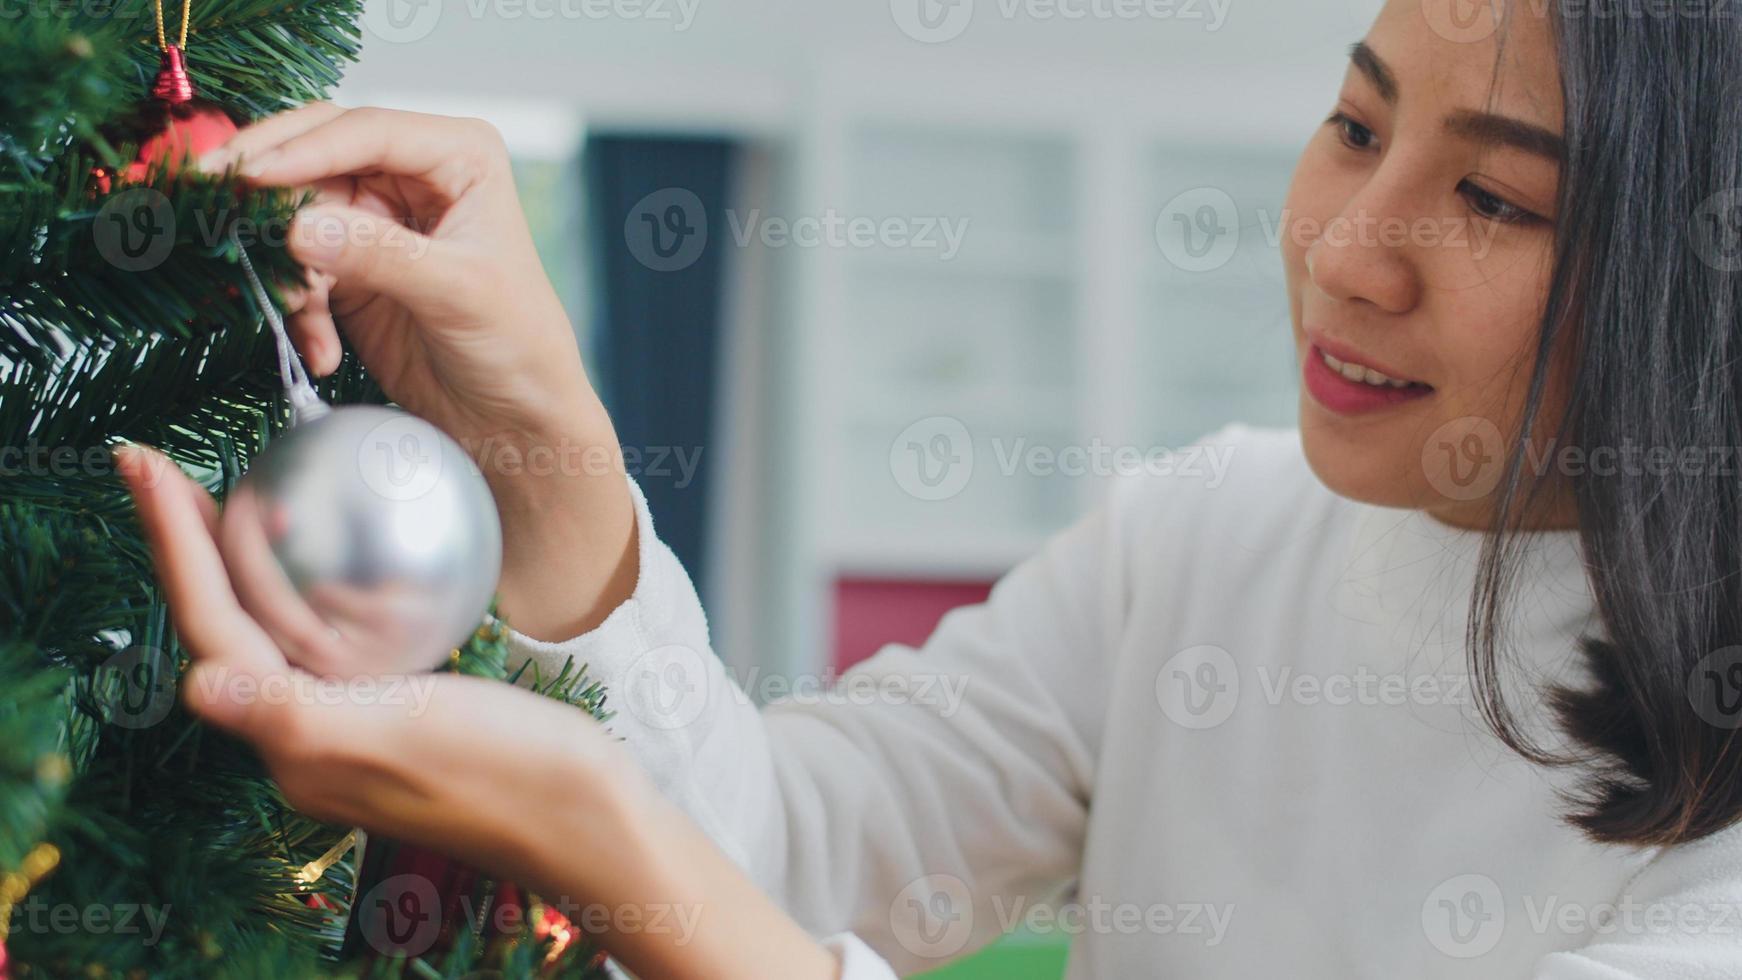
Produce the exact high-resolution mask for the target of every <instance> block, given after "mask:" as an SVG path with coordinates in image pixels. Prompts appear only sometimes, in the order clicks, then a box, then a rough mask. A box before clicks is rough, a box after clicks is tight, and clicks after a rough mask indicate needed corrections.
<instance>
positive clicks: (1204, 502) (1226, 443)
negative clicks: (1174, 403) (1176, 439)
mask: <svg viewBox="0 0 1742 980" xmlns="http://www.w3.org/2000/svg"><path fill="white" fill-rule="evenodd" d="M1339 500H1340V498H1338V497H1337V496H1336V495H1335V494H1333V493H1332V492H1331V491H1330V490H1329V489H1328V488H1326V487H1325V485H1324V484H1323V483H1321V482H1319V479H1318V477H1317V476H1315V475H1314V474H1313V471H1312V468H1311V467H1310V466H1308V465H1307V460H1306V455H1305V453H1304V452H1303V451H1302V449H1301V441H1300V431H1299V430H1298V429H1293V428H1286V429H1284V428H1261V427H1257V426H1250V425H1245V424H1233V425H1228V426H1225V427H1223V428H1221V429H1218V430H1216V431H1215V432H1212V433H1210V434H1208V435H1206V436H1203V437H1202V438H1200V439H1196V440H1193V441H1192V442H1191V443H1190V444H1189V445H1186V446H1182V447H1179V448H1177V449H1174V450H1171V451H1170V452H1168V453H1165V454H1160V453H1158V454H1154V455H1152V456H1150V457H1147V458H1146V465H1145V466H1143V467H1142V469H1141V470H1140V471H1138V472H1133V473H1129V474H1126V475H1124V476H1122V478H1121V479H1120V480H1119V481H1118V483H1117V485H1116V486H1115V488H1114V490H1113V492H1112V495H1111V497H1110V500H1109V507H1110V509H1111V512H1112V517H1113V522H1114V523H1115V524H1116V525H1118V526H1119V532H1120V537H1122V538H1124V539H1125V540H1145V539H1149V538H1151V537H1153V536H1156V535H1166V536H1170V537H1173V536H1178V535H1189V536H1191V537H1201V536H1204V535H1209V536H1211V537H1213V538H1221V539H1224V540H1231V541H1253V540H1262V539H1268V540H1276V537H1275V536H1276V535H1283V536H1284V537H1291V536H1292V535H1291V534H1290V530H1291V529H1295V528H1300V527H1303V526H1306V525H1314V526H1316V525H1319V524H1322V522H1323V521H1324V520H1325V519H1326V518H1327V517H1328V516H1329V515H1330V513H1331V512H1332V510H1334V509H1335V508H1336V506H1337V504H1338V502H1339Z"/></svg>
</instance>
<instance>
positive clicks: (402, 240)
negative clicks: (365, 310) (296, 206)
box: [290, 204, 474, 312]
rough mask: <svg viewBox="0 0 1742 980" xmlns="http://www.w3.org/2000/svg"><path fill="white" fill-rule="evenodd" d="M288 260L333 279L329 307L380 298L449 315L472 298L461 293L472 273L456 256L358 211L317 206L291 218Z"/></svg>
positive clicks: (466, 292)
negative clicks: (328, 275) (375, 296)
mask: <svg viewBox="0 0 1742 980" xmlns="http://www.w3.org/2000/svg"><path fill="white" fill-rule="evenodd" d="M290 254H291V255H292V257H294V258H295V259H296V260H297V261H299V262H302V263H303V264H305V265H307V266H309V267H310V268H312V269H314V270H316V271H318V272H324V273H328V274H330V275H331V276H332V277H333V278H334V280H335V282H334V285H333V289H332V292H331V294H330V297H331V298H330V299H329V306H333V305H336V304H335V303H334V301H342V300H345V299H347V297H350V298H356V297H369V296H373V295H375V294H381V295H385V296H389V297H391V298H393V299H396V300H398V301H399V302H400V303H402V304H404V305H405V307H406V308H407V309H410V310H414V311H440V312H452V311H458V310H462V309H465V308H466V304H467V302H468V301H469V300H472V299H473V298H474V297H473V295H472V291H471V290H469V289H467V288H465V287H466V284H467V283H469V282H471V281H472V280H473V278H474V270H473V269H472V268H471V267H470V266H469V265H467V264H466V263H464V262H462V261H461V260H460V258H459V257H458V255H456V254H455V253H454V252H452V251H450V249H448V248H445V247H444V246H443V245H442V243H440V242H437V241H435V240H433V239H431V238H429V237H428V236H427V235H422V234H419V233H418V232H416V231H413V230H412V229H410V228H407V227H405V226H404V225H402V224H400V223H398V222H397V221H394V220H392V219H390V218H384V217H382V216H380V215H377V214H373V213H370V212H368V211H364V210H361V209H358V208H352V207H345V206H341V205H335V204H322V205H316V206H311V207H306V208H303V209H302V210H301V211H299V212H297V214H296V218H295V219H294V221H293V222H292V224H291V229H290ZM340 308H341V309H342V308H343V307H342V306H341V307H340Z"/></svg>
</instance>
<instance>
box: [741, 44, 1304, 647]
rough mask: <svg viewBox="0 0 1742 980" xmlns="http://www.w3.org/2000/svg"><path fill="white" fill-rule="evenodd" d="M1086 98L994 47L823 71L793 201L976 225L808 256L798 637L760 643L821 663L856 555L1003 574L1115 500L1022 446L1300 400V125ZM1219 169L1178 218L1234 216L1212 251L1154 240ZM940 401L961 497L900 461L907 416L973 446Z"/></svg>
mask: <svg viewBox="0 0 1742 980" xmlns="http://www.w3.org/2000/svg"><path fill="white" fill-rule="evenodd" d="M1092 84H1095V83H1089V84H1086V85H1085V86H1084V88H1085V89H1086V88H1089V87H1090V85H1092ZM1096 90H1097V91H1101V92H1105V91H1106V88H1105V87H1104V86H1102V87H1100V88H1098V89H1096ZM994 93H996V94H994ZM1079 95H1080V93H1079V92H1078V91H1074V90H1073V87H1072V85H1071V84H1070V83H1069V81H1068V80H1061V79H1058V78H1045V77H1035V76H1032V75H1025V74H1019V73H1012V72H1010V71H1009V70H1004V71H1002V72H1000V71H998V70H994V69H984V68H976V69H971V70H970V69H965V68H964V69H962V70H960V71H957V72H954V73H951V74H950V75H949V76H948V77H947V78H943V77H928V76H927V74H926V73H924V72H920V71H917V70H916V71H913V72H897V73H892V72H890V71H888V70H887V68H886V66H883V67H878V68H875V69H870V70H864V71H860V70H857V69H855V68H854V67H853V66H851V65H842V66H837V68H835V69H834V70H830V71H827V72H824V77H823V78H822V79H820V81H819V85H818V86H817V88H816V90H815V92H814V93H813V96H814V97H813V100H812V102H811V104H810V107H809V111H808V113H807V115H806V120H805V122H804V125H803V126H802V128H801V140H800V143H799V153H798V154H797V164H798V166H797V171H798V177H799V180H798V184H799V190H798V193H797V195H796V200H795V202H794V208H795V213H800V214H814V213H822V212H823V211H824V210H825V209H829V208H833V209H834V210H836V211H837V212H839V213H841V214H843V215H847V216H868V217H872V218H875V219H879V220H881V219H884V218H890V217H902V218H914V217H921V218H937V219H948V220H962V219H966V220H967V222H968V227H967V231H966V234H965V236H964V238H963V240H962V246H961V249H960V252H959V254H957V255H956V256H955V257H954V258H953V259H950V260H948V261H944V260H943V259H942V258H941V257H940V256H938V255H937V254H935V253H927V252H923V251H919V250H907V251H905V252H904V251H901V250H897V249H889V248H861V249H855V248H845V247H843V248H818V249H813V250H808V251H807V253H806V254H805V255H803V256H802V257H801V258H800V259H799V261H800V263H801V266H800V269H799V271H798V274H797V275H795V276H793V281H794V282H796V283H797V284H798V287H799V288H798V293H797V295H796V297H795V300H796V302H795V306H794V309H795V311H796V312H795V315H794V316H793V318H792V319H793V322H792V323H791V324H790V334H789V335H788V336H786V337H783V338H782V339H781V342H782V343H785V344H789V345H790V348H791V350H790V353H789V355H788V357H787V364H788V371H789V377H788V378H787V379H786V380H787V381H788V382H790V384H789V385H787V386H785V390H787V391H788V395H787V397H788V398H790V399H791V401H790V408H791V411H790V413H789V414H790V417H791V419H792V423H793V426H794V431H793V432H792V433H791V435H792V444H793V445H795V446H797V447H798V453H797V457H796V458H797V459H798V460H800V461H801V463H802V465H798V466H794V467H792V468H791V469H790V470H789V471H787V472H786V473H785V474H784V476H786V477H788V478H789V482H788V486H787V493H788V495H789V496H788V499H787V501H786V505H785V506H784V507H783V508H782V509H783V512H785V513H786V514H788V515H789V520H790V527H788V528H786V529H785V530H784V531H783V533H782V534H781V536H780V537H781V540H782V541H783V542H784V545H785V546H784V547H783V548H781V549H777V552H776V560H775V566H776V574H775V576H774V577H773V579H772V587H773V588H774V589H775V590H776V591H777V594H776V596H775V599H774V601H773V602H771V603H769V604H768V605H767V606H766V607H765V608H771V609H776V610H785V611H786V612H787V615H788V616H789V618H790V621H789V622H786V623H783V624H779V629H778V631H777V634H774V635H778V643H777V649H779V650H781V651H784V656H775V657H768V656H764V657H762V658H761V662H762V663H763V664H764V665H765V666H768V667H771V668H772V669H789V670H792V671H795V672H808V671H815V670H820V669H822V668H823V666H824V662H823V658H824V657H826V655H827V650H828V647H829V644H828V642H827V637H828V635H829V634H828V625H829V623H830V621H831V605H830V603H831V600H832V596H833V587H834V584H835V582H836V581H837V580H838V579H840V578H841V577H873V578H896V579H905V580H926V579H935V580H981V579H985V580H989V579H992V578H996V577H997V576H998V575H1000V574H1002V573H1003V572H1005V571H1007V570H1008V569H1009V568H1010V567H1012V566H1013V565H1014V564H1016V563H1017V562H1018V561H1020V560H1021V559H1022V558H1023V557H1025V556H1027V555H1028V554H1031V553H1033V552H1034V551H1035V550H1037V549H1038V548H1039V547H1040V546H1041V544H1042V543H1043V542H1044V541H1045V539H1046V538H1047V537H1048V536H1049V535H1051V534H1052V533H1054V532H1055V531H1057V530H1058V529H1060V528H1062V527H1063V526H1065V525H1066V524H1067V523H1069V521H1070V520H1072V519H1073V518H1074V517H1076V516H1077V515H1079V514H1081V513H1083V512H1085V511H1087V510H1088V509H1089V508H1091V507H1092V506H1093V505H1094V504H1095V502H1096V501H1097V500H1098V499H1099V497H1100V495H1101V493H1102V490H1103V489H1104V481H1102V480H1100V479H1096V478H1093V477H1079V476H1066V475H1060V474H1057V473H1052V474H1047V473H1042V472H1032V471H1030V469H1029V468H1028V467H1025V466H1021V465H1017V466H1016V467H1015V470H1014V471H1012V470H1011V459H1012V456H1013V453H1014V450H1015V448H1016V447H1018V446H1030V447H1032V446H1040V447H1045V448H1047V449H1052V450H1057V449H1063V448H1067V447H1088V446H1090V445H1095V444H1100V445H1107V446H1132V447H1137V448H1141V449H1150V448H1155V447H1161V446H1177V445H1181V444H1183V443H1185V442H1187V441H1189V440H1190V439H1191V438H1193V437H1196V436H1198V435H1202V434H1204V433H1206V432H1208V431H1211V430H1213V429H1215V428H1217V427H1219V426H1221V425H1223V424H1226V423H1227V422H1229V421H1232V420H1242V421H1250V422H1255V423H1263V424H1288V423H1290V422H1291V421H1292V419H1293V417H1294V402H1295V398H1296V382H1295V376H1294V370H1295V368H1294V361H1293V353H1292V346H1291V341H1290V339H1289V336H1288V319H1287V300H1286V295H1285V291H1284V289H1283V283H1282V272H1281V259H1280V256H1279V254H1278V247H1277V246H1278V244H1279V241H1278V236H1279V235H1280V234H1281V230H1280V229H1281V227H1282V225H1281V205H1282V201H1283V197H1284V195H1285V192H1286V188H1287V183H1288V177H1289V173H1290V171H1291V170H1292V167H1293V162H1294V158H1295V156H1296V155H1297V153H1298V150H1299V139H1300V136H1301V135H1302V134H1301V133H1300V132H1299V129H1298V127H1297V128H1296V129H1294V130H1292V131H1291V130H1278V129H1277V128H1275V127H1274V126H1269V125H1267V124H1266V122H1264V121H1260V120H1256V119H1255V120H1253V121H1252V125H1251V126H1250V127H1249V128H1247V129H1242V128H1241V127H1240V126H1239V125H1238V123H1237V121H1232V120H1228V119H1215V120H1207V119H1202V118H1198V119H1187V118H1181V117H1179V116H1176V115H1174V114H1172V113H1170V112H1169V111H1168V107H1166V106H1150V107H1149V108H1148V109H1146V110H1144V111H1143V112H1133V111H1131V110H1129V109H1128V107H1121V106H1114V105H1106V104H1104V102H1103V103H1097V102H1094V101H1092V100H1084V99H1082V98H1080V97H1078V96H1079ZM1181 111H1196V110H1185V109H1182V110H1181ZM1202 188H1210V189H1213V190H1216V191H1220V192H1221V193H1222V194H1223V195H1224V196H1225V198H1226V201H1223V200H1222V199H1221V198H1217V199H1216V200H1217V202H1218V207H1219V210H1213V212H1202V211H1201V208H1198V207H1192V208H1190V209H1189V213H1187V214H1185V216H1184V220H1186V221H1187V222H1188V223H1189V222H1199V221H1202V222H1210V221H1211V219H1214V221H1215V222H1220V225H1216V224H1213V223H1212V224H1208V225H1194V226H1193V227H1194V228H1195V229H1196V230H1198V231H1200V232H1203V230H1204V228H1205V227H1209V228H1219V229H1220V231H1219V233H1220V234H1231V233H1232V232H1233V229H1234V227H1235V226H1237V227H1238V235H1239V244H1238V246H1237V247H1235V248H1233V250H1232V253H1231V255H1229V256H1228V257H1226V259H1225V261H1220V262H1218V263H1216V265H1215V267H1214V268H1212V269H1198V268H1193V267H1191V266H1193V264H1194V263H1193V260H1192V259H1191V257H1190V255H1189V253H1179V252H1178V250H1173V251H1172V254H1174V255H1176V256H1177V255H1179V254H1185V255H1186V258H1185V261H1184V263H1183V265H1184V266H1186V267H1181V264H1179V263H1175V262H1173V261H1170V248H1171V245H1170V246H1169V247H1166V248H1164V247H1163V241H1162V240H1158V236H1160V235H1164V234H1167V233H1168V232H1169V230H1170V229H1172V228H1176V227H1178V220H1179V219H1175V218H1173V217H1172V216H1165V217H1164V215H1163V212H1164V209H1165V208H1166V207H1167V206H1168V205H1169V203H1170V202H1174V201H1175V200H1176V198H1178V196H1179V195H1180V194H1182V193H1184V192H1188V191H1197V190H1198V189H1202ZM1199 196H1202V195H1201V192H1200V194H1199ZM1196 199H1197V198H1196V197H1193V196H1190V195H1188V197H1186V198H1185V199H1183V200H1184V201H1185V202H1186V203H1188V204H1190V203H1191V202H1193V201H1195V200H1196ZM1227 202H1231V203H1232V207H1229V206H1228V204H1227ZM1158 221H1159V223H1160V224H1161V228H1160V229H1159V230H1158ZM1169 222H1172V224H1169ZM1181 230H1183V229H1181ZM1205 241H1207V240H1200V241H1199V242H1196V243H1194V245H1195V246H1198V247H1201V246H1203V245H1204V244H1205ZM1221 247H1222V248H1224V249H1226V247H1227V246H1225V245H1224V246H1221ZM938 418H946V419H952V420H955V421H957V422H959V423H961V427H962V429H965V430H966V432H967V438H968V440H969V442H970V443H971V445H972V459H973V468H972V476H971V477H969V478H968V479H967V480H966V482H965V484H964V485H962V486H961V487H960V489H959V492H956V493H954V494H953V495H951V496H948V497H947V499H929V497H930V495H929V494H928V493H921V494H917V495H916V494H915V493H914V492H913V490H914V487H913V486H912V474H911V473H907V474H906V477H905V479H904V476H903V473H904V471H903V468H902V466H900V465H899V464H897V463H896V462H895V461H894V460H892V450H897V449H898V447H897V446H896V442H897V439H898V437H900V436H902V435H903V434H904V432H907V431H908V430H909V429H910V427H911V426H914V425H915V424H916V423H920V424H921V428H922V435H925V436H926V437H925V438H922V439H920V440H918V442H919V443H920V445H919V446H918V447H900V448H903V449H905V448H911V449H912V451H914V452H917V453H920V454H922V455H925V456H927V457H928V458H930V459H931V460H932V461H933V462H935V463H938V464H939V470H938V471H939V472H941V471H942V470H941V463H942V460H944V459H946V458H954V459H958V460H959V459H960V458H961V456H962V452H961V450H962V449H963V446H962V445H961V444H959V443H948V444H945V445H944V447H943V451H942V452H933V447H934V445H935V443H934V442H933V440H935V438H936V432H935V431H934V430H936V429H938V427H939V426H938V424H932V425H931V426H930V428H929V429H928V428H926V426H927V424H928V423H925V422H923V421H922V420H928V419H931V420H935V419H938ZM956 431H957V432H958V434H959V432H960V430H956ZM922 489H923V488H922ZM783 661H784V662H783Z"/></svg>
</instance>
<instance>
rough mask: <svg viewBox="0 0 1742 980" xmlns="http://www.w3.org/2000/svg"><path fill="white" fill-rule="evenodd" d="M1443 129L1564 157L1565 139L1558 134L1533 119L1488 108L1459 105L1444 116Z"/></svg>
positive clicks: (1557, 159) (1534, 151)
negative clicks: (1470, 108) (1502, 113)
mask: <svg viewBox="0 0 1742 980" xmlns="http://www.w3.org/2000/svg"><path fill="white" fill-rule="evenodd" d="M1446 132H1448V133H1451V134H1452V135H1454V136H1462V137H1464V138H1465V139H1470V140H1475V141H1477V142H1479V143H1499V144H1501V145H1503V146H1511V147H1516V148H1517V149H1520V150H1523V151H1524V152H1526V153H1534V154H1536V155H1537V156H1540V157H1547V158H1548V159H1550V160H1553V161H1554V162H1556V163H1559V162H1560V161H1561V160H1562V159H1564V158H1565V157H1566V151H1567V148H1566V143H1565V142H1563V141H1562V140H1561V138H1560V136H1559V134H1557V133H1554V132H1552V131H1550V130H1547V129H1544V128H1542V127H1541V126H1538V125H1536V124H1534V123H1527V122H1525V121H1524V120H1522V119H1514V118H1512V117H1511V116H1501V115H1496V114H1494V113H1492V112H1471V111H1470V110H1468V109H1460V110H1459V111H1457V112H1454V113H1452V114H1451V115H1449V116H1447V117H1446Z"/></svg>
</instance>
